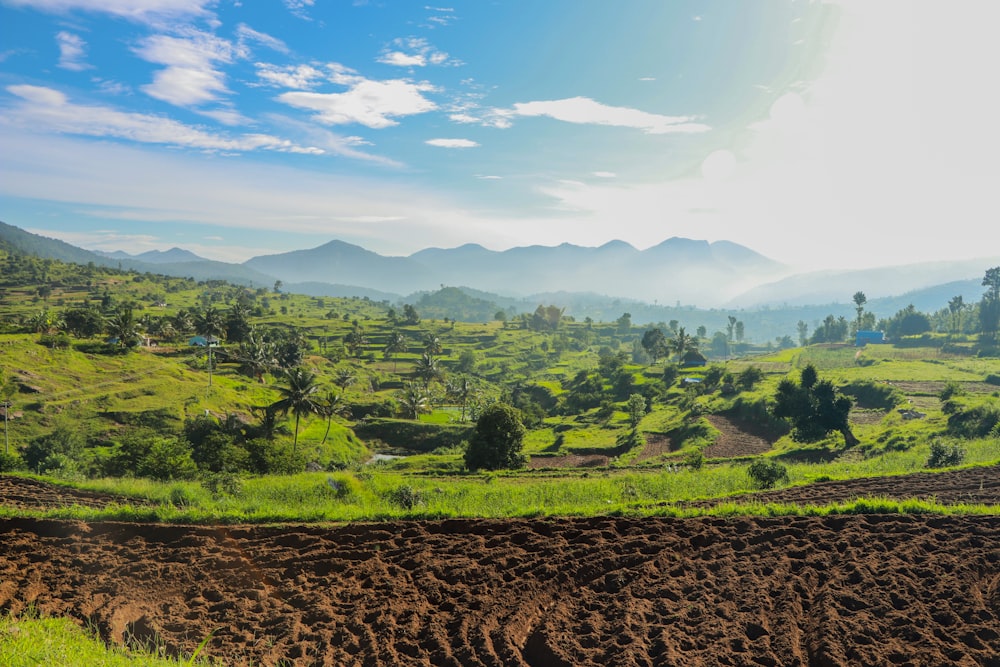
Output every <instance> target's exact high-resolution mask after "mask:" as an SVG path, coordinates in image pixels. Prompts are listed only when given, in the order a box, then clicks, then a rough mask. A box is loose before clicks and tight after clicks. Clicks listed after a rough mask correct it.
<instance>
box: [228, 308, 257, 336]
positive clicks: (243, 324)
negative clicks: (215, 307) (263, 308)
mask: <svg viewBox="0 0 1000 667" xmlns="http://www.w3.org/2000/svg"><path fill="white" fill-rule="evenodd" d="M225 327H226V332H225V333H226V340H228V341H229V342H230V343H239V342H241V341H243V340H244V339H245V338H246V337H247V336H248V335H249V334H250V330H251V327H252V325H251V324H250V309H249V308H248V307H247V306H246V305H244V304H243V303H240V302H236V303H234V304H233V305H232V307H231V308H230V309H229V312H228V313H226V318H225Z"/></svg>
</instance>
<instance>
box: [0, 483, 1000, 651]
mask: <svg viewBox="0 0 1000 667" xmlns="http://www.w3.org/2000/svg"><path fill="white" fill-rule="evenodd" d="M969 473H970V471H961V472H958V473H943V474H939V475H926V476H923V475H911V476H906V477H902V478H895V479H893V480H891V481H892V483H893V484H894V486H895V488H896V489H897V490H899V491H900V492H901V493H913V492H914V491H906V489H907V488H910V487H911V485H912V488H913V489H917V490H919V491H916V492H917V493H924V492H925V491H927V490H930V489H931V488H934V489H935V490H936V491H935V493H936V495H937V496H938V497H944V496H947V495H949V494H954V493H957V494H959V495H960V494H962V493H965V490H966V489H968V488H969V487H970V484H971V485H975V481H973V482H969V481H966V480H965V479H964V476H965V475H967V474H969ZM983 473H984V476H982V477H978V478H974V480H975V479H979V480H983V481H985V480H986V479H987V477H986V475H992V476H993V477H994V478H996V477H997V476H998V475H997V473H998V470H997V469H996V468H992V469H983ZM952 487H955V488H954V489H953V488H952ZM994 493H996V491H994ZM29 606H33V607H34V608H35V609H37V610H38V611H39V612H41V613H43V614H54V615H61V616H69V617H71V618H74V619H77V620H78V621H79V622H80V623H86V624H91V625H92V626H93V627H96V628H97V629H98V630H99V632H100V633H101V634H102V636H104V637H105V638H106V639H107V640H108V641H112V642H125V641H127V640H128V639H129V638H131V639H132V640H135V641H140V642H141V641H154V640H155V641H161V642H163V644H164V645H165V646H166V647H167V649H168V650H170V651H172V652H176V653H180V654H190V653H191V652H193V651H194V650H195V648H196V647H197V645H198V643H199V642H200V641H201V640H202V639H204V638H205V637H207V636H208V635H209V633H211V632H212V631H215V634H214V635H212V639H211V641H210V642H209V643H208V646H207V649H206V651H207V654H208V655H209V656H211V657H214V658H219V659H221V660H224V661H225V662H226V664H229V665H243V664H254V665H278V664H282V665H303V666H305V665H309V666H313V665H329V666H333V665H338V666H339V665H348V666H352V665H386V666H388V665H445V666H449V667H460V666H461V667H466V666H480V665H490V666H499V665H514V666H538V667H540V666H543V665H555V666H562V667H566V666H570V665H573V666H576V665H582V666H590V665H616V666H633V665H636V666H638V665H642V666H647V665H723V664H728V665H800V666H803V667H805V666H807V665H808V666H811V665H823V666H828V665H832V666H841V665H843V666H846V665H891V664H911V665H952V664H962V665H966V664H967V665H996V664H997V656H1000V517H992V516H989V517H987V516H976V517H973V516H953V517H942V516H927V515H920V516H898V515H871V516H829V517H789V518H741V517H736V518H701V519H671V518H641V519H630V518H612V517H597V518H575V519H537V520H536V519H532V520H508V521H498V520H447V521H420V522H416V521H414V522H385V523H358V524H348V525H341V526H318V525H296V526H281V527H264V526H256V527H254V526H236V527H194V526H168V525H142V524H122V523H94V524H84V523H80V522H72V521H53V520H34V519H6V520H0V612H13V613H19V612H22V611H24V610H25V609H27V608H28V607H29Z"/></svg>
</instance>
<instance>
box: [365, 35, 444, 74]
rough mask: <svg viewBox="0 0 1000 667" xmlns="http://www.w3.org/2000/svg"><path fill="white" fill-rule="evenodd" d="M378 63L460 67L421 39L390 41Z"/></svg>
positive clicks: (402, 65)
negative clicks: (389, 45)
mask: <svg viewBox="0 0 1000 667" xmlns="http://www.w3.org/2000/svg"><path fill="white" fill-rule="evenodd" d="M391 47H394V49H393V48H390V47H387V48H386V49H385V50H384V51H383V52H382V55H381V56H379V59H378V61H379V62H380V63H383V64H385V65H395V66H397V67H425V66H427V65H453V66H455V65H460V64H461V63H460V62H459V61H457V60H453V59H452V58H450V57H449V56H448V54H447V53H445V52H443V51H438V50H437V49H436V48H434V47H433V46H431V45H430V44H429V43H428V42H427V40H426V39H424V38H422V37H400V38H398V39H394V40H393V41H392V44H391Z"/></svg>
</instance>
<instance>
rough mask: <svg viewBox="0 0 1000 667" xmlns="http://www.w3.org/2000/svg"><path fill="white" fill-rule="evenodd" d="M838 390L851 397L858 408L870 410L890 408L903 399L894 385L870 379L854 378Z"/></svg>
mask: <svg viewBox="0 0 1000 667" xmlns="http://www.w3.org/2000/svg"><path fill="white" fill-rule="evenodd" d="M840 391H841V393H843V394H846V395H847V396H850V397H851V398H853V399H854V402H855V404H856V405H857V406H858V407H859V408H867V409H871V410H891V409H893V408H894V407H896V406H897V405H899V404H900V403H902V402H903V401H904V400H905V399H904V398H903V394H902V392H900V391H899V389H897V388H896V387H893V386H892V385H889V384H883V383H879V382H872V381H870V380H855V381H854V382H851V383H850V384H848V385H845V386H843V387H841V388H840Z"/></svg>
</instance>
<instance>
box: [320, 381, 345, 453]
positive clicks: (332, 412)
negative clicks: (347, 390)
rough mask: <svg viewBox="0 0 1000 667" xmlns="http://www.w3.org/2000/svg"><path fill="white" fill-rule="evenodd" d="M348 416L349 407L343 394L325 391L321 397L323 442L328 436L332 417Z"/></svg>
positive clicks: (329, 390)
mask: <svg viewBox="0 0 1000 667" xmlns="http://www.w3.org/2000/svg"><path fill="white" fill-rule="evenodd" d="M349 414H350V406H348V405H347V403H346V402H345V401H344V392H343V391H340V392H335V391H333V390H332V389H327V390H326V393H325V394H324V396H323V416H324V417H326V432H325V433H323V442H322V443H321V444H326V439H327V438H328V437H329V436H330V426H332V425H333V418H334V417H346V416H347V415H349Z"/></svg>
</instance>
